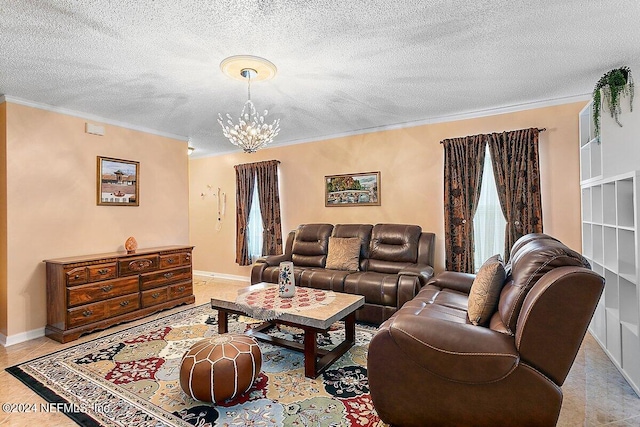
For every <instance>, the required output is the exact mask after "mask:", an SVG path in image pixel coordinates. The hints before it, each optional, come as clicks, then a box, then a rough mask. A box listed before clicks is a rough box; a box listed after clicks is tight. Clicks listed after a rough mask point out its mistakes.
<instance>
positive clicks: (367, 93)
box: [0, 0, 640, 156]
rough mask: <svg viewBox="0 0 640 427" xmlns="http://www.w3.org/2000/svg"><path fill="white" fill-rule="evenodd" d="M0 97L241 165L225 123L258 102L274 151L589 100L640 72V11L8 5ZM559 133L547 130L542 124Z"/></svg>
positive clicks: (575, 4)
mask: <svg viewBox="0 0 640 427" xmlns="http://www.w3.org/2000/svg"><path fill="white" fill-rule="evenodd" d="M0 18H1V19H0V94H4V95H6V96H7V98H8V99H11V97H13V98H16V99H21V100H27V101H31V102H35V103H42V104H47V105H50V106H53V107H58V108H62V109H68V110H73V111H77V112H82V113H85V114H88V115H95V116H98V117H102V118H103V119H104V120H107V121H111V122H122V123H127V124H130V125H132V126H136V127H141V128H147V129H153V130H155V131H158V132H161V133H167V134H172V135H177V136H180V137H183V138H184V139H186V138H187V137H191V138H192V140H193V145H194V146H195V147H196V152H195V153H194V155H196V156H205V155H213V154H218V153H224V152H230V151H234V149H235V147H233V146H231V145H230V143H229V142H228V141H227V140H226V139H225V138H224V137H223V136H222V132H221V129H220V126H219V125H218V123H217V121H216V119H217V114H218V112H222V113H226V112H229V113H231V115H232V116H234V117H235V116H237V115H238V114H239V112H240V110H241V108H242V105H243V104H244V101H245V100H246V90H247V88H246V84H244V83H243V82H241V81H237V80H233V79H230V78H229V77H227V76H225V75H224V74H222V72H221V71H220V68H219V64H220V62H221V61H222V60H223V59H224V58H226V57H228V56H231V55H247V54H248V55H257V56H261V57H264V58H267V59H268V60H270V61H271V62H273V63H274V64H275V65H276V66H277V67H278V74H277V75H276V77H275V78H274V79H272V80H269V81H266V82H260V83H256V84H255V85H252V91H251V92H252V99H253V101H254V102H255V104H256V106H257V107H258V109H259V110H262V109H265V108H267V109H269V111H270V115H269V117H273V118H280V119H281V132H280V135H278V137H277V138H276V141H275V142H274V144H285V143H292V142H296V141H306V140H313V139H321V138H324V137H327V136H333V135H340V134H345V133H351V132H357V131H362V130H367V129H371V128H377V127H384V126H393V125H399V124H402V123H407V122H416V121H418V122H420V121H429V120H435V119H436V118H438V117H443V116H450V115H456V114H464V113H472V112H481V111H484V110H491V109H499V108H502V107H510V106H519V105H523V104H529V103H535V102H543V101H549V100H552V101H553V100H559V99H563V98H571V97H575V96H580V95H587V94H589V93H590V92H591V90H592V89H593V86H594V85H595V83H596V81H597V80H598V79H599V77H600V76H601V75H602V74H604V73H605V72H606V71H608V70H610V69H612V68H615V67H619V66H622V65H628V66H630V67H631V69H632V71H633V72H635V73H640V25H639V22H640V2H638V1H637V0H608V1H602V0H598V1H596V0H569V1H558V0H539V1H528V2H521V1H513V0H493V1H490V0H477V1H467V0H465V1H451V0H417V1H416V0H384V1H380V0H373V1H372V0H367V1H344V0H323V1H317V0H253V1H246V0H245V1H241V0H235V1H232V0H216V1H212V0H155V1H153V0H102V1H95V0H81V1H71V0H58V1H54V0H48V1H44V0H2V1H1V2H0ZM540 125H541V126H544V123H541V124H540Z"/></svg>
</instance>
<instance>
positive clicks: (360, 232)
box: [331, 224, 373, 270]
mask: <svg viewBox="0 0 640 427" xmlns="http://www.w3.org/2000/svg"><path fill="white" fill-rule="evenodd" d="M372 229H373V225H371V224H336V225H335V226H334V227H333V232H332V233H331V236H333V237H358V238H360V241H361V242H362V244H361V246H360V270H364V266H363V265H362V263H363V262H364V261H365V260H366V259H368V258H369V245H370V243H371V230H372Z"/></svg>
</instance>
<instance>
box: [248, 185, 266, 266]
mask: <svg viewBox="0 0 640 427" xmlns="http://www.w3.org/2000/svg"><path fill="white" fill-rule="evenodd" d="M247 229H248V231H249V233H248V241H249V242H248V243H249V257H251V262H254V261H255V260H256V259H258V258H260V257H261V256H262V232H263V231H264V230H263V227H262V213H261V212H260V200H259V197H258V180H257V178H256V180H255V181H254V186H253V197H252V199H251V211H250V212H249V223H248V226H247Z"/></svg>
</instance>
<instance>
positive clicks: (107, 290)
mask: <svg viewBox="0 0 640 427" xmlns="http://www.w3.org/2000/svg"><path fill="white" fill-rule="evenodd" d="M100 289H102V292H109V291H110V290H111V289H113V285H107V286H103V287H101V288H100Z"/></svg>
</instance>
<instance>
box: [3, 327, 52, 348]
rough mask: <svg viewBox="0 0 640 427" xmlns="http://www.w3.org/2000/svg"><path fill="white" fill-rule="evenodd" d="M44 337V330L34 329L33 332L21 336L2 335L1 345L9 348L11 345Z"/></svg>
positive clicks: (20, 334) (23, 333) (22, 333)
mask: <svg viewBox="0 0 640 427" xmlns="http://www.w3.org/2000/svg"><path fill="white" fill-rule="evenodd" d="M43 336H44V328H38V329H33V330H31V331H27V332H21V333H19V334H15V335H9V336H6V335H4V334H0V345H2V346H3V347H9V346H11V345H15V344H20V343H21V342H25V341H29V340H32V339H36V338H40V337H43Z"/></svg>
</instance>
